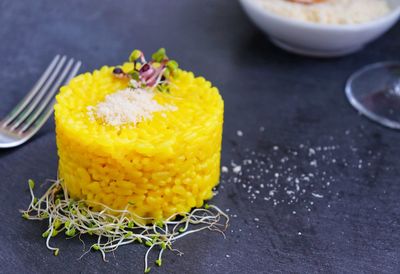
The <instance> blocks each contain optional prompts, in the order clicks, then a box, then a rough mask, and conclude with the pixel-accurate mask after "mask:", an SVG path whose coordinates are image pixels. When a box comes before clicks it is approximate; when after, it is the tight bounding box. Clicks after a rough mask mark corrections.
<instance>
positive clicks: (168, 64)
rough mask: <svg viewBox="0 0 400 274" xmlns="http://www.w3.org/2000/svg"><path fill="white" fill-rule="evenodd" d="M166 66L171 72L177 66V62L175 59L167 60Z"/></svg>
mask: <svg viewBox="0 0 400 274" xmlns="http://www.w3.org/2000/svg"><path fill="white" fill-rule="evenodd" d="M167 68H169V69H170V70H171V72H174V71H176V70H177V69H178V68H179V64H178V62H176V61H175V60H169V61H168V63H167Z"/></svg>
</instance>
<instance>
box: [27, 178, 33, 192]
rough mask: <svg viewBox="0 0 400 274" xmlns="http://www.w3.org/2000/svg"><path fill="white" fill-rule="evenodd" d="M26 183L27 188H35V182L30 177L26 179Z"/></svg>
mask: <svg viewBox="0 0 400 274" xmlns="http://www.w3.org/2000/svg"><path fill="white" fill-rule="evenodd" d="M28 184H29V188H30V189H32V190H33V189H34V188H35V182H34V181H33V180H32V179H29V180H28Z"/></svg>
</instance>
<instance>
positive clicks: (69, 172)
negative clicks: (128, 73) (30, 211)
mask: <svg viewBox="0 0 400 274" xmlns="http://www.w3.org/2000/svg"><path fill="white" fill-rule="evenodd" d="M129 66H132V64H125V65H124V66H123V69H124V70H129ZM112 71H113V67H103V68H101V69H100V70H97V71H94V72H93V73H85V74H82V75H79V76H77V77H75V78H74V79H73V80H72V81H71V82H70V83H69V84H68V85H67V86H64V87H62V88H61V91H60V93H59V95H58V96H57V104H56V106H55V121H56V133H57V147H58V156H59V178H60V179H61V180H63V183H64V184H65V186H66V188H67V189H68V193H69V195H70V196H71V197H72V198H74V199H83V200H87V201H88V202H89V203H90V202H95V203H102V204H105V205H107V206H109V207H111V208H113V209H124V208H126V207H127V206H128V205H129V210H131V211H132V212H133V213H135V214H137V215H139V216H141V217H150V218H154V219H155V220H156V221H159V220H160V221H162V220H164V219H166V218H168V217H169V216H171V215H172V214H175V213H179V212H189V211H190V210H191V208H193V207H200V206H202V205H203V202H204V200H207V199H210V198H211V197H212V196H213V192H212V188H213V187H214V186H216V185H217V184H218V181H219V175H220V153H221V139H222V124H223V108H224V105H223V101H222V98H221V96H220V94H219V92H218V90H217V88H215V87H212V85H211V83H210V82H208V81H206V80H205V79H204V78H202V77H197V78H196V77H195V76H194V75H193V73H191V72H186V71H183V70H179V71H178V72H177V75H176V77H174V78H173V79H171V84H170V92H169V93H161V92H157V93H156V95H155V96H154V99H155V100H156V101H157V102H158V103H159V104H160V105H173V106H176V110H175V111H162V112H155V113H154V114H153V117H152V119H151V120H146V121H142V122H140V123H138V124H137V125H136V126H129V125H128V126H120V127H115V126H111V125H107V124H104V122H101V121H99V120H97V119H93V117H90V115H89V114H88V107H89V106H96V105H97V104H98V103H100V102H102V101H104V99H105V97H106V96H107V95H109V94H112V93H114V92H116V91H118V90H121V89H125V88H126V87H127V86H128V80H124V79H118V78H115V77H114V76H113V74H112ZM95 203H93V205H94V204H95Z"/></svg>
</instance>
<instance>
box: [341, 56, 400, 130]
mask: <svg viewBox="0 0 400 274" xmlns="http://www.w3.org/2000/svg"><path fill="white" fill-rule="evenodd" d="M346 95H347V98H348V99H349V101H350V103H351V104H352V105H353V106H354V107H355V108H356V109H357V110H358V111H359V112H361V113H362V114H364V115H365V116H367V117H368V118H370V119H372V120H374V121H376V122H378V123H380V124H381V125H384V126H387V127H390V128H393V129H400V63H399V62H383V63H377V64H373V65H369V66H367V67H365V68H363V69H361V70H359V71H357V72H355V73H354V74H353V75H352V76H351V77H350V78H349V80H348V81H347V84H346Z"/></svg>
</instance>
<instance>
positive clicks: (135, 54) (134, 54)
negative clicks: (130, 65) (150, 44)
mask: <svg viewBox="0 0 400 274" xmlns="http://www.w3.org/2000/svg"><path fill="white" fill-rule="evenodd" d="M140 56H142V52H141V51H140V50H138V49H135V50H134V51H132V53H131V55H130V56H129V61H130V62H135V61H136V60H137V59H139V58H140Z"/></svg>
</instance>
